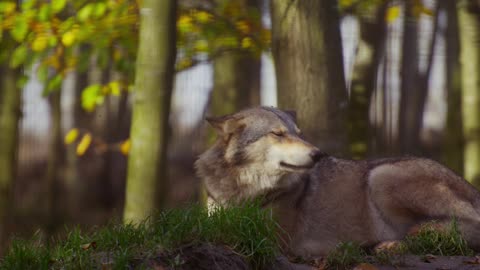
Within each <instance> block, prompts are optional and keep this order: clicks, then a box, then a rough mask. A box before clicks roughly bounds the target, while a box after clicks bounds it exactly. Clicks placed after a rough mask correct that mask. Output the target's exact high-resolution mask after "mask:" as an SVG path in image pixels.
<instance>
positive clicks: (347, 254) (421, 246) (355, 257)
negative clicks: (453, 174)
mask: <svg viewBox="0 0 480 270" xmlns="http://www.w3.org/2000/svg"><path fill="white" fill-rule="evenodd" d="M406 254H413V255H419V256H423V255H426V254H431V255H440V256H473V255H474V254H475V253H474V251H473V250H472V249H470V248H469V247H468V246H467V242H466V241H465V239H464V238H463V237H462V234H461V233H460V231H459V229H458V224H457V222H456V220H455V219H454V220H453V221H452V222H451V223H450V224H449V225H448V226H447V227H446V228H445V229H444V230H439V229H438V226H435V222H430V223H426V224H424V225H423V226H422V227H421V228H420V230H419V231H418V233H417V234H415V235H411V236H407V237H406V238H405V239H404V241H402V242H401V244H400V246H398V247H397V248H395V249H393V250H388V251H381V252H378V253H374V254H368V253H367V252H366V251H365V250H364V249H363V248H362V247H361V246H360V245H358V244H356V243H353V242H344V243H340V244H339V245H337V247H336V248H335V249H334V250H333V251H332V252H330V254H329V255H328V256H327V261H326V267H327V269H351V268H352V267H353V266H355V265H357V264H359V263H362V262H370V263H375V264H382V265H396V266H400V265H402V264H403V258H402V256H404V255H406Z"/></svg>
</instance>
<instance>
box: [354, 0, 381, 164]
mask: <svg viewBox="0 0 480 270" xmlns="http://www.w3.org/2000/svg"><path fill="white" fill-rule="evenodd" d="M386 7H387V2H385V3H384V4H382V5H381V6H380V7H379V8H378V10H377V12H376V14H377V16H376V17H377V19H376V20H375V21H374V22H363V23H362V24H361V25H360V33H361V34H360V38H361V39H360V42H359V44H358V53H357V56H356V59H355V65H354V68H353V75H352V84H351V92H350V100H349V106H348V109H349V114H348V118H349V130H348V133H349V135H348V137H349V141H350V152H351V154H352V157H353V158H359V159H360V158H364V157H365V156H366V155H367V154H368V153H369V152H372V151H373V150H374V149H372V147H371V146H372V145H371V143H372V140H371V139H370V138H372V137H373V134H374V132H373V130H372V129H373V128H374V127H372V126H371V125H370V117H369V109H370V101H371V97H372V93H373V91H374V90H375V86H376V83H375V82H376V80H377V70H378V67H379V63H380V60H381V57H382V55H383V53H384V51H385V40H386V22H385V11H386Z"/></svg>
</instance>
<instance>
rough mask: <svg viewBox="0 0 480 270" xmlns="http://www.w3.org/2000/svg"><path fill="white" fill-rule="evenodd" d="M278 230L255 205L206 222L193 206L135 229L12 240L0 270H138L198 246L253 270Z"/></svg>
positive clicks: (267, 255) (266, 256) (274, 248)
mask: <svg viewBox="0 0 480 270" xmlns="http://www.w3.org/2000/svg"><path fill="white" fill-rule="evenodd" d="M277 229H278V226H277V224H276V223H275V222H274V221H273V219H272V217H271V214H270V212H269V211H267V210H262V209H261V208H260V207H259V206H258V204H257V203H246V204H244V205H242V206H238V207H230V208H218V209H216V211H215V212H213V213H212V214H211V215H210V216H209V215H208V213H207V211H206V210H205V209H203V208H202V207H200V206H192V207H189V208H186V209H175V210H168V211H165V212H162V213H160V214H158V215H156V216H154V217H151V218H149V219H148V220H146V221H145V222H142V223H140V224H138V225H132V224H128V225H121V224H119V223H116V222H112V223H111V224H109V225H107V226H105V227H101V228H96V229H95V230H93V231H92V232H90V233H85V232H82V231H81V230H80V229H78V228H77V229H73V230H72V231H70V232H69V233H68V235H67V237H66V239H61V240H60V239H55V240H53V241H51V244H42V243H40V242H39V241H36V240H35V239H32V240H30V241H25V240H22V239H16V240H14V241H13V243H12V245H11V247H10V249H9V250H8V252H7V254H6V255H5V257H4V258H3V259H2V260H1V261H0V263H1V264H0V269H102V265H103V266H105V265H108V266H109V267H111V268H113V269H126V267H127V266H137V267H142V261H145V260H147V259H150V258H154V257H155V256H158V255H159V254H161V253H162V252H166V251H169V250H174V249H176V248H180V247H181V246H182V245H185V244H189V245H195V244H201V243H212V244H216V245H226V246H228V247H229V248H230V249H232V250H233V251H234V252H235V253H237V254H240V255H241V256H242V257H243V258H245V259H246V260H247V261H248V263H249V264H250V265H251V266H252V267H253V268H260V267H262V266H263V265H265V264H266V263H268V262H270V261H271V260H272V259H273V258H274V257H275V255H276V254H277V252H278V243H277V240H276V232H277V231H278V230H277ZM176 263H181V260H179V261H178V262H176ZM109 269H110V268H109Z"/></svg>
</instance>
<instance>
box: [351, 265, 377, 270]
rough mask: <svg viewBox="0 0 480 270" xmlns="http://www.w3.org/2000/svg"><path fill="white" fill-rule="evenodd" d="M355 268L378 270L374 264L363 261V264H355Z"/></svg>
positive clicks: (354, 269)
mask: <svg viewBox="0 0 480 270" xmlns="http://www.w3.org/2000/svg"><path fill="white" fill-rule="evenodd" d="M353 270H378V268H377V267H375V266H374V265H373V264H369V263H361V264H359V265H357V266H355V268H353Z"/></svg>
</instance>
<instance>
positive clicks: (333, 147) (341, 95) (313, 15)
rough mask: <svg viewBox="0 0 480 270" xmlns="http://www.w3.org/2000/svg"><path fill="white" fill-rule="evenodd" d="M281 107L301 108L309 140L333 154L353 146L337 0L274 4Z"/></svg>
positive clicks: (283, 0) (301, 122)
mask: <svg viewBox="0 0 480 270" xmlns="http://www.w3.org/2000/svg"><path fill="white" fill-rule="evenodd" d="M271 13H272V38H273V40H272V46H273V56H274V59H275V71H276V77H277V86H278V93H279V97H278V98H279V107H281V108H284V109H294V110H296V111H297V115H298V119H299V120H298V122H299V127H300V129H301V130H303V132H304V134H305V135H306V137H307V139H309V140H310V141H311V142H312V143H314V144H316V145H317V146H319V147H320V149H321V150H323V151H326V152H328V153H331V154H345V153H346V148H347V129H346V119H347V103H348V102H347V91H346V86H345V78H344V71H343V62H342V42H341V38H340V26H339V23H340V20H339V14H338V3H337V1H335V0H323V1H318V0H302V1H287V0H276V1H272V3H271Z"/></svg>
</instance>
